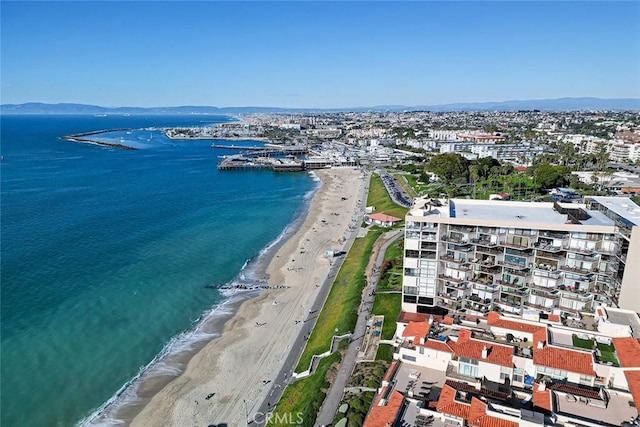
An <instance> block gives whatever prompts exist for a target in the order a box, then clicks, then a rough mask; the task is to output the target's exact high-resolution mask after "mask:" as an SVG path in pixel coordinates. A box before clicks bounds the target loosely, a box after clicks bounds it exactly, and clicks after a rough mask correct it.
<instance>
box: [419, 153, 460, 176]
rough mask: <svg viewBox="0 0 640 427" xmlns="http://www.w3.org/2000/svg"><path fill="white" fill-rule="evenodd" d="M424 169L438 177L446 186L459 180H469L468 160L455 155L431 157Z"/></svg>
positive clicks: (447, 154)
mask: <svg viewBox="0 0 640 427" xmlns="http://www.w3.org/2000/svg"><path fill="white" fill-rule="evenodd" d="M425 169H426V170H427V171H429V172H433V173H435V174H436V175H438V177H440V179H441V180H442V181H443V182H444V183H446V184H451V183H452V182H453V181H455V180H457V179H460V178H464V179H465V180H467V179H468V178H469V160H467V159H465V158H464V157H462V156H461V155H460V154H456V153H444V154H438V155H435V156H433V157H432V158H431V160H430V161H429V163H428V164H427V166H426V168H425Z"/></svg>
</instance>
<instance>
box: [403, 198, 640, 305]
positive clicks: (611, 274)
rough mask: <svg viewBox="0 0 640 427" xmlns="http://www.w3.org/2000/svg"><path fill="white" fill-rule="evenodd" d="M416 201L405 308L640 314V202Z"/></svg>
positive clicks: (408, 229) (409, 219)
mask: <svg viewBox="0 0 640 427" xmlns="http://www.w3.org/2000/svg"><path fill="white" fill-rule="evenodd" d="M585 200H586V201H585V203H586V204H585V205H578V204H567V205H563V204H560V203H530V202H510V201H487V200H459V199H452V200H444V201H440V200H429V199H417V200H416V201H415V204H414V207H413V209H411V210H410V211H409V212H408V213H407V215H406V218H405V223H406V225H405V245H404V249H405V253H404V274H403V289H402V293H403V301H402V309H403V311H406V312H410V313H434V314H442V313H443V312H446V311H447V310H453V311H457V310H465V311H466V312H474V313H478V314H481V313H486V312H488V311H491V310H492V309H499V310H502V311H504V312H510V313H521V312H522V310H523V309H526V308H533V309H538V310H544V311H548V312H557V313H561V312H564V313H567V314H571V315H575V316H577V315H578V313H579V312H582V311H593V309H594V307H595V306H596V305H598V304H600V303H605V304H607V305H613V304H618V305H619V306H620V307H623V308H628V309H633V310H637V311H639V312H640V262H633V260H635V261H638V260H640V231H639V230H640V207H638V206H637V205H635V204H634V203H633V202H631V201H630V200H629V199H623V198H617V197H594V196H592V197H587V198H586V199H585Z"/></svg>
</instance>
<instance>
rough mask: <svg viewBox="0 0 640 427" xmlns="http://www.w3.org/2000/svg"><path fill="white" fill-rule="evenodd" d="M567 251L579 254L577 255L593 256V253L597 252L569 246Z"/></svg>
mask: <svg viewBox="0 0 640 427" xmlns="http://www.w3.org/2000/svg"><path fill="white" fill-rule="evenodd" d="M567 250H568V251H569V252H573V253H577V254H583V255H593V252H594V251H595V248H576V247H571V246H569V247H568V248H567Z"/></svg>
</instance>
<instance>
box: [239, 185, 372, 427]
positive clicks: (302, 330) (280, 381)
mask: <svg viewBox="0 0 640 427" xmlns="http://www.w3.org/2000/svg"><path fill="white" fill-rule="evenodd" d="M369 178H370V175H369V174H368V173H367V174H366V175H365V178H364V185H363V186H362V187H361V189H360V195H359V200H360V203H359V204H358V206H357V208H358V212H360V213H361V214H363V213H364V206H365V204H366V200H367V199H366V196H367V194H368V190H369V185H368V182H369ZM359 229H360V225H359V222H357V221H356V226H355V228H354V229H353V230H352V231H351V233H350V236H349V238H348V239H347V241H346V242H345V244H344V247H343V251H345V252H347V253H348V252H349V250H350V249H351V245H352V244H353V242H354V240H355V239H356V237H357V235H358V230H359ZM344 259H345V256H344V255H343V256H340V257H336V258H333V259H332V265H331V267H330V268H329V272H328V274H327V276H326V277H325V279H324V281H323V283H322V284H321V285H320V288H319V289H318V294H317V295H316V299H315V301H314V303H313V305H312V306H311V307H303V308H301V313H303V314H304V321H301V322H300V323H298V324H297V325H292V327H295V328H299V330H298V332H297V335H296V336H295V338H294V339H293V341H292V342H291V344H290V345H289V347H288V348H289V352H288V354H287V357H286V359H285V360H284V362H283V364H282V368H281V369H280V372H278V373H277V375H276V376H275V378H269V379H265V380H267V381H269V380H270V382H269V383H268V384H269V385H270V387H265V390H264V391H263V393H262V394H260V396H259V398H258V401H257V402H253V403H252V402H245V411H246V416H247V425H251V426H263V425H265V414H267V413H269V412H271V409H272V408H274V407H275V406H276V404H277V403H278V401H279V400H280V397H281V396H282V392H283V389H284V388H285V387H286V385H287V384H288V383H289V381H290V380H291V375H292V374H293V370H294V369H295V367H296V365H297V364H298V359H299V358H300V355H301V354H302V351H303V350H304V347H305V344H306V337H307V336H308V335H310V334H311V331H312V330H313V327H314V326H315V324H316V320H317V318H318V315H319V314H320V311H321V310H322V306H323V305H324V303H325V301H326V299H327V295H328V294H329V291H330V290H331V286H332V284H333V281H334V280H335V277H336V274H338V271H339V270H340V267H341V266H342V263H343V262H344ZM302 310H304V311H302ZM301 317H302V316H301ZM293 419H295V418H293Z"/></svg>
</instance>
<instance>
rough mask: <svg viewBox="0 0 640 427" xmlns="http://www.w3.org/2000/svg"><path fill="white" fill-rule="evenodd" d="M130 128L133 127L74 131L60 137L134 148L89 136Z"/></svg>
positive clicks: (127, 148)
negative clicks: (71, 133) (74, 132)
mask: <svg viewBox="0 0 640 427" xmlns="http://www.w3.org/2000/svg"><path fill="white" fill-rule="evenodd" d="M130 130H133V128H118V129H103V130H94V131H91V132H83V133H76V134H73V135H65V136H63V137H61V138H62V139H65V140H67V141H73V142H84V143H89V144H95V145H102V146H105V147H113V148H120V149H122V150H135V148H133V147H128V146H126V145H122V144H116V143H114V142H106V141H98V140H97V139H93V138H90V137H91V136H94V135H100V134H103V133H107V132H124V131H130Z"/></svg>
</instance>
